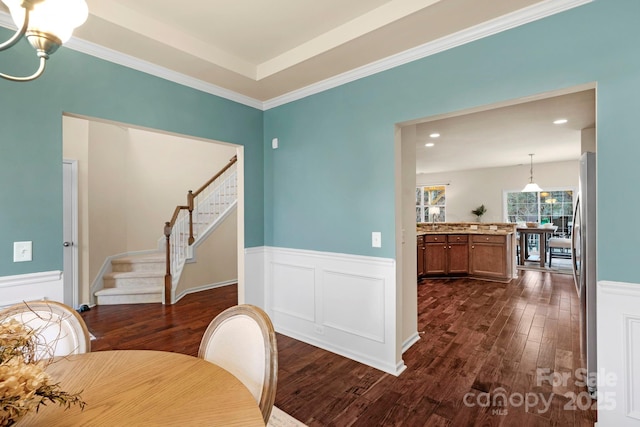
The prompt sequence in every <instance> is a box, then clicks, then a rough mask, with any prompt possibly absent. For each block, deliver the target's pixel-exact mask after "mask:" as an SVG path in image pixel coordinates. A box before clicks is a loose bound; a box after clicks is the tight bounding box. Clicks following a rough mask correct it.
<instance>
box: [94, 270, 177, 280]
mask: <svg viewBox="0 0 640 427" xmlns="http://www.w3.org/2000/svg"><path fill="white" fill-rule="evenodd" d="M164 275H165V272H164V270H157V271H153V270H151V271H114V272H111V273H107V274H105V275H104V278H105V279H117V278H128V279H137V278H145V277H152V278H157V277H164Z"/></svg>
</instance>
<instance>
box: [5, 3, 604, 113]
mask: <svg viewBox="0 0 640 427" xmlns="http://www.w3.org/2000/svg"><path fill="white" fill-rule="evenodd" d="M592 1H593V0H546V1H543V2H541V3H538V4H535V5H532V6H529V7H526V8H524V9H522V10H519V11H516V12H512V13H509V14H507V15H504V16H501V17H499V18H495V19H493V20H491V21H487V22H484V23H482V24H479V25H476V26H474V27H471V28H468V29H465V30H462V31H459V32H457V33H454V34H451V35H449V36H445V37H442V38H440V39H438V40H434V41H432V42H429V43H425V44H423V45H420V46H417V47H415V48H412V49H409V50H406V51H404V52H401V53H399V54H396V55H392V56H389V57H387V58H385V59H381V60H379V61H375V62H372V63H370V64H367V65H364V66H362V67H359V68H356V69H353V70H351V71H347V72H345V73H342V74H339V75H337V76H334V77H330V78H328V79H325V80H322V81H320V82H318V83H314V84H311V85H309V86H306V87H303V88H301V89H297V90H294V91H291V92H289V93H286V94H284V95H281V96H278V97H275V98H272V99H269V100H267V101H264V102H262V101H260V100H257V99H255V98H251V97H249V96H246V95H242V94H239V93H237V92H234V91H231V90H228V89H225V88H222V87H220V86H216V85H214V84H211V83H207V82H204V81H202V80H199V79H196V78H193V77H189V76H187V75H185V74H182V73H178V72H175V71H172V70H169V69H167V68H164V67H160V66H158V65H155V64H152V63H150V62H147V61H143V60H140V59H138V58H135V57H133V56H130V55H126V54H123V53H121V52H118V51H115V50H112V49H108V48H105V47H103V46H100V45H97V44H95V43H91V42H87V41H85V40H81V39H78V38H76V37H72V38H71V40H69V41H68V42H67V43H65V45H64V47H67V48H69V49H72V50H76V51H78V52H81V53H85V54H87V55H91V56H94V57H96V58H100V59H104V60H105V61H109V62H113V63H115V64H119V65H122V66H124V67H128V68H132V69H134V70H137V71H142V72H143V73H147V74H150V75H153V76H156V77H159V78H161V79H164V80H169V81H172V82H174V83H178V84H180V85H183V86H187V87H191V88H193V89H196V90H199V91H202V92H205V93H209V94H211V95H216V96H219V97H221V98H225V99H228V100H230V101H234V102H238V103H240V104H244V105H247V106H249V107H253V108H257V109H260V110H269V109H271V108H275V107H278V106H281V105H284V104H287V103H289V102H293V101H297V100H299V99H302V98H305V97H307V96H310V95H314V94H317V93H320V92H324V91H326V90H329V89H333V88H335V87H338V86H341V85H343V84H346V83H350V82H353V81H355V80H358V79H361V78H364V77H368V76H371V75H373V74H377V73H380V72H382V71H386V70H389V69H392V68H395V67H397V66H399V65H403V64H407V63H409V62H412V61H416V60H418V59H422V58H426V57H428V56H431V55H435V54H437V53H440V52H443V51H445V50H448V49H452V48H454V47H458V46H461V45H464V44H467V43H471V42H473V41H476V40H479V39H482V38H485V37H488V36H491V35H494V34H497V33H500V32H503V31H507V30H510V29H512V28H515V27H518V26H521V25H524V24H528V23H530V22H533V21H537V20H539V19H542V18H546V17H548V16H551V15H555V14H557V13H560V12H564V11H566V10H569V9H573V8H575V7H578V6H582V5H584V4H587V3H591V2H592ZM0 26H3V27H6V28H11V29H15V28H16V27H15V24H14V23H13V20H12V19H11V16H10V15H9V14H7V13H4V12H0Z"/></svg>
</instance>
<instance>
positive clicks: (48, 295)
mask: <svg viewBox="0 0 640 427" xmlns="http://www.w3.org/2000/svg"><path fill="white" fill-rule="evenodd" d="M43 299H46V300H52V301H59V302H64V293H63V282H62V271H46V272H42V273H29V274H20V275H17V276H4V277H0V308H1V307H6V306H9V305H12V304H17V303H19V302H22V301H35V300H43Z"/></svg>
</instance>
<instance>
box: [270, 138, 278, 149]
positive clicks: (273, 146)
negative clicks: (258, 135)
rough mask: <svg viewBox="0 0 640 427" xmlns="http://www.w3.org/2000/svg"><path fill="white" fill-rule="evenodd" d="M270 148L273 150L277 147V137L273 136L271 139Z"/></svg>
mask: <svg viewBox="0 0 640 427" xmlns="http://www.w3.org/2000/svg"><path fill="white" fill-rule="evenodd" d="M271 148H273V149H274V150H275V149H276V148H278V138H273V139H272V140H271Z"/></svg>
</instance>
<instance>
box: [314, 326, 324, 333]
mask: <svg viewBox="0 0 640 427" xmlns="http://www.w3.org/2000/svg"><path fill="white" fill-rule="evenodd" d="M313 330H314V331H315V333H316V334H319V335H324V326H322V325H315V326H314V327H313Z"/></svg>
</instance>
